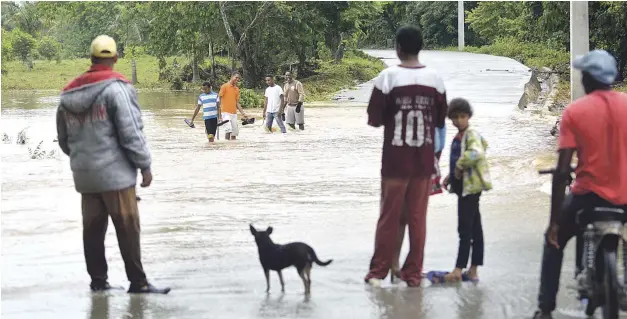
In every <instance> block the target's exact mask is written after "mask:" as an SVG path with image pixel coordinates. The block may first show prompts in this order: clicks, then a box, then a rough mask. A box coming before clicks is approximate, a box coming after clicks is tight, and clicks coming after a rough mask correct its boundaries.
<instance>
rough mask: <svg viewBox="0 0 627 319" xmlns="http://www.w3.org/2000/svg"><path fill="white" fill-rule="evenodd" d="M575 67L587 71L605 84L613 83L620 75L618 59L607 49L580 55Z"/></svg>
mask: <svg viewBox="0 0 627 319" xmlns="http://www.w3.org/2000/svg"><path fill="white" fill-rule="evenodd" d="M573 67H574V68H575V69H577V70H581V71H582V72H586V73H588V74H590V75H591V76H592V78H594V79H595V80H597V81H599V82H601V83H603V84H608V85H609V84H613V83H614V81H615V80H616V76H617V75H618V68H617V67H616V59H614V57H613V56H612V55H611V54H609V53H607V51H605V50H593V51H590V52H588V53H586V54H584V55H581V56H578V57H577V58H576V59H575V60H574V61H573Z"/></svg>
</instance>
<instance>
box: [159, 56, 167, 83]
mask: <svg viewBox="0 0 627 319" xmlns="http://www.w3.org/2000/svg"><path fill="white" fill-rule="evenodd" d="M167 65H168V64H167V62H166V61H165V58H163V57H159V81H164V80H167V79H168V75H167V73H166V72H165V71H166V70H165V68H166V66H167Z"/></svg>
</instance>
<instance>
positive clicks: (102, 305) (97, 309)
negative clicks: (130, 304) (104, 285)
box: [87, 292, 110, 319]
mask: <svg viewBox="0 0 627 319" xmlns="http://www.w3.org/2000/svg"><path fill="white" fill-rule="evenodd" d="M109 311H110V308H109V294H108V293H106V292H102V293H92V294H91V307H90V311H89V316H88V317H87V318H88V319H109Z"/></svg>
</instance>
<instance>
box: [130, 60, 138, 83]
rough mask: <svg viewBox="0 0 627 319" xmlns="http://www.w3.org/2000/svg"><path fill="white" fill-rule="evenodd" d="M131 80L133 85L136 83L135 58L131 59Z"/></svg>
mask: <svg viewBox="0 0 627 319" xmlns="http://www.w3.org/2000/svg"><path fill="white" fill-rule="evenodd" d="M131 70H132V71H131V82H132V83H133V85H135V84H137V63H136V62H135V59H133V60H131Z"/></svg>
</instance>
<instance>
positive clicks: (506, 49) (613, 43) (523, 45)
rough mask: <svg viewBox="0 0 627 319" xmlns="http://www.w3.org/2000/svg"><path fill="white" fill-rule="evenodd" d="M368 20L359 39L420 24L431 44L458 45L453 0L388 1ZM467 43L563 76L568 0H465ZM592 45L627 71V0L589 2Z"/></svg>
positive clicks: (384, 43) (385, 38)
mask: <svg viewBox="0 0 627 319" xmlns="http://www.w3.org/2000/svg"><path fill="white" fill-rule="evenodd" d="M381 6H382V8H381V14H380V15H379V16H378V17H377V18H376V19H375V20H374V21H373V22H372V23H370V24H369V25H368V27H367V28H366V30H365V31H364V32H365V36H364V37H363V39H362V41H361V44H362V45H363V46H370V47H387V48H391V47H392V45H393V42H392V39H393V38H394V32H395V31H396V29H397V28H398V27H399V26H402V25H407V24H413V25H418V26H420V27H421V28H422V30H423V33H424V36H425V43H426V45H427V47H430V48H444V47H450V46H456V45H457V8H458V3H457V1H445V2H440V1H408V2H405V1H402V2H401V1H394V2H392V1H390V2H382V3H381ZM464 10H465V22H466V25H465V42H466V45H467V46H469V51H474V52H482V53H489V54H497V55H505V56H509V57H512V58H516V59H518V60H519V61H521V62H523V63H525V64H527V65H530V66H547V67H551V68H553V69H557V71H558V72H560V73H562V74H564V75H567V74H568V70H569V67H568V63H569V55H568V51H569V47H570V3H569V2H567V1H566V2H565V1H524V2H523V1H481V2H478V1H465V2H464ZM589 20H590V48H591V49H594V48H600V49H605V50H607V51H608V52H610V53H612V54H613V55H614V56H615V57H616V60H617V61H618V63H619V69H620V73H621V76H620V78H619V80H623V79H624V77H625V76H626V75H627V70H626V64H627V32H625V30H627V2H625V1H616V2H610V1H590V2H589Z"/></svg>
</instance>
